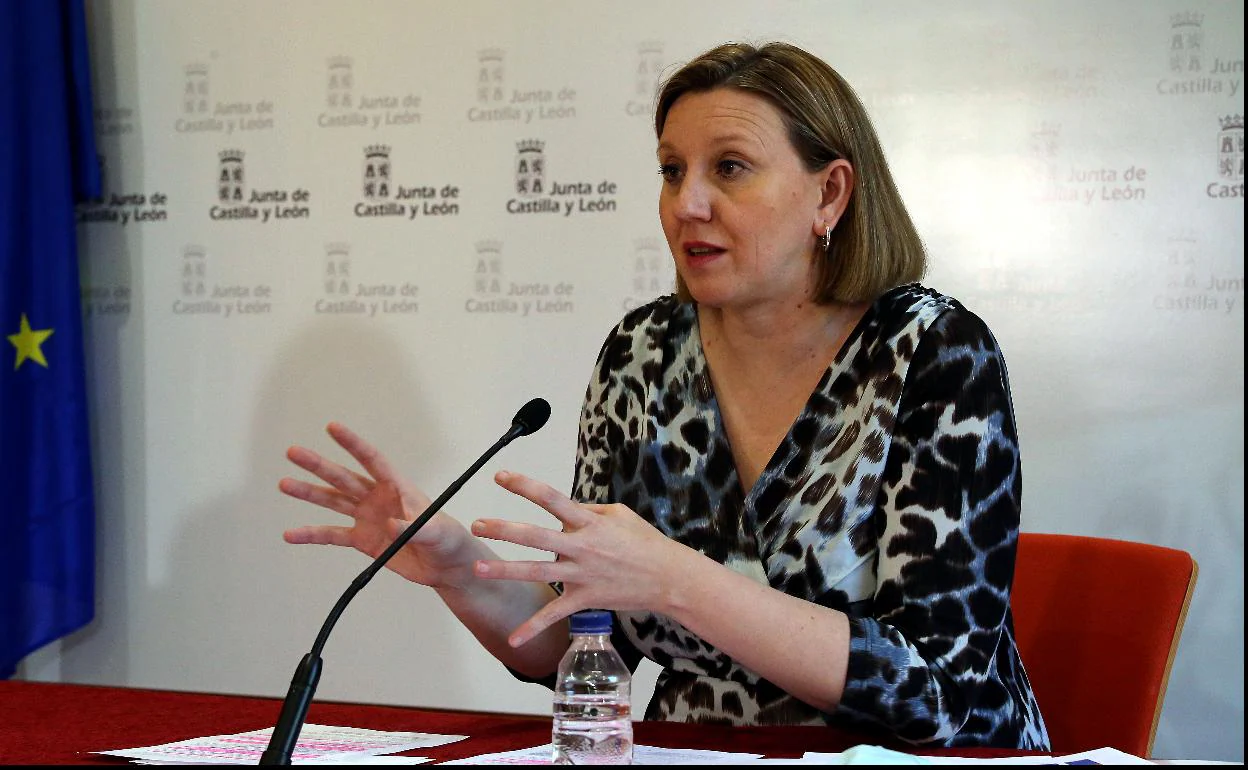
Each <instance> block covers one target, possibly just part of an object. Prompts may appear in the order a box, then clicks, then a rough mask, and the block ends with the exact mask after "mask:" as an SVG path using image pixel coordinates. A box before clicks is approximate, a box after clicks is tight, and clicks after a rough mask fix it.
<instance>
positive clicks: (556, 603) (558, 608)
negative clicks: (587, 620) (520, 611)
mask: <svg viewBox="0 0 1248 770" xmlns="http://www.w3.org/2000/svg"><path fill="white" fill-rule="evenodd" d="M583 609H587V608H586V607H585V606H583V605H582V604H581V603H580V602H578V601H577V600H576V599H574V598H573V597H572V596H570V595H569V594H562V595H560V596H559V597H557V598H555V599H552V600H551V601H550V602H549V603H548V604H547V605H546V606H545V607H542V608H541V609H540V610H538V611H537V612H535V613H533V617H531V618H529V619H528V620H526V621H524V622H523V623H521V624H520V625H519V626H517V627H516V629H515V630H514V631H512V632H511V635H510V636H508V637H507V644H509V645H511V646H512V647H519V646H521V645H523V644H526V643H527V642H529V640H531V639H534V638H536V637H538V636H541V634H542V632H543V631H545V630H546V629H548V628H550V627H551V626H553V625H554V624H556V623H558V622H559V621H561V620H563V619H564V618H566V617H569V616H571V615H574V614H576V613H577V612H580V611H581V610H583Z"/></svg>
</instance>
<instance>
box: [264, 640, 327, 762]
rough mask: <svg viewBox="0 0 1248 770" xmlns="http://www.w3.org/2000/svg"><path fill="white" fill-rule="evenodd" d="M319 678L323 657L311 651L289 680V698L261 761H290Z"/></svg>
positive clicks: (287, 696) (287, 694)
mask: <svg viewBox="0 0 1248 770" xmlns="http://www.w3.org/2000/svg"><path fill="white" fill-rule="evenodd" d="M320 679H321V658H320V656H319V655H315V654H313V653H310V652H309V653H308V654H307V655H304V656H303V659H302V660H300V661H299V666H298V668H296V669H295V675H294V677H292V678H291V680H290V690H289V691H287V693H286V700H285V701H283V702H282V711H281V714H279V715H278V717H277V724H276V725H275V726H274V727H273V735H272V736H271V737H270V738H269V745H268V748H266V749H265V750H264V753H263V754H261V755H260V764H262V765H289V764H290V759H291V755H292V754H294V752H295V744H296V743H298V741H299V733H300V731H301V730H303V723H304V720H305V719H306V718H307V716H308V706H309V705H311V703H312V696H313V695H315V694H316V685H317V682H319V681H320Z"/></svg>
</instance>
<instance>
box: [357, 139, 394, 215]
mask: <svg viewBox="0 0 1248 770" xmlns="http://www.w3.org/2000/svg"><path fill="white" fill-rule="evenodd" d="M363 189H364V200H367V201H380V200H389V199H390V148H389V147H387V146H386V145H384V144H373V145H369V146H368V147H365V148H364V180H363Z"/></svg>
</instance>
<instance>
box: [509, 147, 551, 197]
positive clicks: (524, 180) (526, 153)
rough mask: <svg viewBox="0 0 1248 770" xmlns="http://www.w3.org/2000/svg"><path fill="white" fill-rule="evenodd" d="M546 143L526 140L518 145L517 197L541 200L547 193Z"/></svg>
mask: <svg viewBox="0 0 1248 770" xmlns="http://www.w3.org/2000/svg"><path fill="white" fill-rule="evenodd" d="M545 152H546V143H545V142H543V141H541V140H540V139H525V140H523V141H520V142H517V143H516V195H519V196H520V197H521V198H540V197H542V195H544V194H545V193H546V189H545V186H544V185H545V181H546V155H545Z"/></svg>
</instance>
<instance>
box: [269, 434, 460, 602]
mask: <svg viewBox="0 0 1248 770" xmlns="http://www.w3.org/2000/svg"><path fill="white" fill-rule="evenodd" d="M326 430H327V431H328V432H329V435H330V436H331V437H332V438H333V439H334V441H335V442H337V443H338V445H339V446H341V447H342V448H343V449H345V450H347V452H348V453H349V454H350V455H351V456H352V457H354V458H355V459H356V461H357V462H359V464H360V465H361V466H363V468H364V469H365V470H366V471H367V472H368V475H364V474H360V473H356V472H355V471H352V470H350V469H348V468H345V467H343V466H341V465H339V464H337V463H334V462H331V461H329V460H327V459H325V458H324V457H322V456H321V455H320V454H318V453H317V452H314V451H313V450H311V449H307V448H305V447H301V446H292V447H291V448H290V449H288V450H286V457H287V458H288V459H289V460H290V461H291V462H293V463H294V464H295V465H297V466H299V467H300V468H303V469H304V470H306V471H308V472H309V473H311V474H313V475H314V476H316V477H317V478H319V479H321V480H322V481H324V482H325V483H326V484H327V485H328V486H321V485H317V484H312V483H309V482H307V481H301V480H299V479H294V478H290V477H287V478H284V479H282V480H281V481H279V482H278V485H277V486H278V489H280V490H281V491H282V492H283V493H285V494H287V495H289V496H291V497H293V498H296V499H298V500H305V501H307V502H309V503H312V504H313V505H319V506H321V507H322V508H328V509H329V510H331V511H336V512H338V513H341V514H343V515H344V516H349V517H350V518H351V519H352V522H351V523H350V524H349V525H345V526H342V525H338V526H335V525H309V526H304V527H296V528H294V529H288V530H286V531H285V532H284V533H283V537H284V538H285V540H286V542H288V543H297V544H305V543H313V544H317V545H339V546H350V547H352V548H354V549H356V550H357V551H360V552H361V553H363V554H365V555H366V556H368V557H370V558H376V557H377V556H378V555H380V554H381V552H382V551H384V550H385V549H386V548H387V547H389V546H390V544H391V543H393V542H394V539H395V538H396V537H398V536H399V535H400V534H402V532H403V530H404V529H405V528H406V527H407V525H408V524H410V523H411V522H412V520H414V519H415V518H416V517H417V516H419V515H420V514H421V512H422V511H424V510H425V509H426V508H428V507H429V502H430V501H429V497H428V496H427V495H425V493H424V492H422V491H420V490H419V489H418V488H416V487H415V486H414V485H413V484H411V483H410V482H408V481H406V480H405V479H403V478H402V477H400V476H399V475H398V474H397V473H395V472H394V470H393V469H392V468H391V466H390V463H389V461H388V460H386V458H385V456H384V455H382V454H381V452H379V451H378V450H377V448H376V447H374V446H373V445H371V444H369V443H368V442H367V441H365V440H364V439H362V438H360V437H359V436H358V435H357V434H356V433H354V432H353V431H351V430H350V429H349V428H347V427H346V426H345V425H342V424H341V423H337V422H331V423H330V424H329V425H328V426H327V428H326ZM473 540H474V538H473V537H472V535H471V534H470V533H469V532H468V530H467V529H466V528H465V527H464V526H463V525H462V524H460V523H459V522H458V521H456V520H455V519H454V518H452V517H450V516H448V515H446V514H444V513H442V512H440V511H439V512H438V513H436V514H434V515H433V516H432V517H431V518H430V519H429V521H427V522H425V525H424V526H423V527H421V529H420V531H418V532H417V533H416V534H415V535H414V536H412V539H411V540H409V541H408V542H407V543H406V544H405V545H404V547H403V548H402V549H400V551H399V552H398V553H396V554H395V555H394V557H393V558H391V559H390V560H389V561H388V562H386V567H387V568H388V569H391V570H394V571H395V572H397V573H398V574H400V575H402V576H403V577H405V578H407V579H408V580H411V581H412V582H414V583H421V584H423V585H427V586H432V587H433V588H444V587H452V586H454V585H456V584H458V583H461V582H465V581H468V580H470V579H471V578H472V574H471V573H472V564H473V559H474V557H475V556H476V554H475V553H474V551H473V548H471V547H470V544H471V542H472V541H473Z"/></svg>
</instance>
